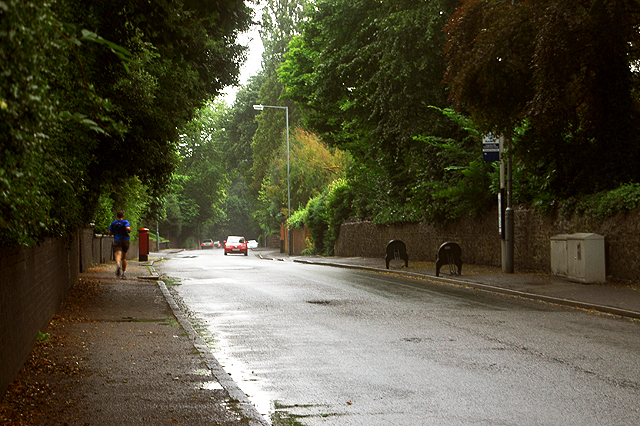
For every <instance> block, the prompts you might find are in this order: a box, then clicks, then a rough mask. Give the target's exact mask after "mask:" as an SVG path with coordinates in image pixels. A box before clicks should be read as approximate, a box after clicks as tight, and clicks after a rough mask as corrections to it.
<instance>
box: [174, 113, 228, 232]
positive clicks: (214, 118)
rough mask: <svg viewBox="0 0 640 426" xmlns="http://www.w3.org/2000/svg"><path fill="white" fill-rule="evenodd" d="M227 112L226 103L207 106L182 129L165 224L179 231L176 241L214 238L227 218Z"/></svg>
mask: <svg viewBox="0 0 640 426" xmlns="http://www.w3.org/2000/svg"><path fill="white" fill-rule="evenodd" d="M227 113H228V108H227V106H226V105H225V104H224V103H223V102H218V103H208V104H206V105H205V106H204V107H203V108H201V109H200V110H199V111H198V113H197V114H196V116H195V117H194V119H193V120H192V121H190V122H189V123H188V124H187V125H185V126H184V127H183V134H182V135H181V136H180V144H179V146H178V152H179V155H180V158H181V161H180V165H179V167H178V171H177V173H176V174H175V175H174V183H173V186H172V191H173V197H172V198H171V200H170V206H171V217H168V218H167V219H168V220H167V221H166V222H164V223H163V228H164V227H165V226H166V227H167V228H168V229H170V230H171V231H172V232H177V233H176V234H174V235H173V237H175V238H178V239H182V238H183V237H184V238H186V237H187V236H194V237H195V238H196V239H202V238H211V236H210V234H211V233H212V232H213V231H214V228H215V226H216V225H217V224H219V223H220V222H221V221H222V220H223V219H224V218H225V213H224V212H223V211H222V209H221V208H220V206H221V204H222V202H223V200H224V199H225V196H226V189H227V187H228V185H229V183H230V181H229V177H228V176H227V174H226V170H225V167H224V166H225V163H224V161H223V160H222V158H223V155H222V153H221V151H220V149H221V147H222V146H224V144H225V143H226V137H227V135H226V132H225V125H226V122H227V121H226V120H227Z"/></svg>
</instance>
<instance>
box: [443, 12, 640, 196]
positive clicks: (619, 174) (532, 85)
mask: <svg viewBox="0 0 640 426" xmlns="http://www.w3.org/2000/svg"><path fill="white" fill-rule="evenodd" d="M639 21H640V4H639V3H638V2H637V1H635V0H597V1H594V0H576V1H570V2H567V1H565V0H535V1H513V2H495V1H493V0H465V1H463V2H462V4H461V5H460V6H459V7H458V9H457V11H456V14H455V15H454V16H453V18H452V19H451V20H450V22H449V24H448V26H447V28H446V30H447V37H448V40H447V46H446V55H447V59H448V62H449V67H448V69H447V74H446V78H445V80H446V81H447V82H449V83H450V84H451V94H450V99H451V100H452V101H453V103H454V105H455V106H456V107H457V108H458V109H459V110H461V111H464V112H468V113H471V115H472V116H473V117H474V119H475V120H476V121H477V122H478V123H481V124H482V126H483V128H484V129H485V130H497V131H498V132H501V133H504V134H505V135H507V136H510V135H512V134H513V131H514V128H515V127H516V126H518V125H519V124H520V123H522V122H523V121H524V120H526V121H528V124H529V126H528V130H527V133H526V134H525V135H523V137H521V138H520V143H519V144H517V145H516V147H515V148H516V149H515V152H514V154H515V155H517V156H518V157H519V161H520V162H521V164H522V166H523V167H524V168H526V169H527V170H528V173H530V174H531V175H538V176H544V177H545V183H544V184H545V186H546V187H547V188H548V191H549V192H550V193H551V194H553V195H555V196H559V197H561V198H566V197H569V196H571V195H577V194H589V193H594V192H599V191H601V190H603V189H611V188H615V187H617V186H619V185H620V184H621V183H625V182H629V181H633V182H638V181H639V180H640V168H638V167H637V165H638V164H639V163H640V151H639V150H638V149H637V146H638V144H639V143H640V139H639V138H640V136H639V134H638V131H637V129H638V127H640V107H639V104H638V102H637V94H638V89H639V88H640V79H638V75H637V74H638V71H637V70H638V68H637V64H638V61H639V60H640V54H639V51H638V49H637V48H636V46H637V45H638V44H640V33H639V32H638V30H637V26H638V22H639ZM558 58H563V59H562V60H558Z"/></svg>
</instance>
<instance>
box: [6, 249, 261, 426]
mask: <svg viewBox="0 0 640 426" xmlns="http://www.w3.org/2000/svg"><path fill="white" fill-rule="evenodd" d="M128 264H129V265H128V269H127V279H120V278H118V277H116V275H115V273H114V272H115V266H114V265H113V264H111V265H100V266H96V267H93V268H91V269H90V270H89V271H88V272H87V273H83V274H81V280H80V282H79V283H78V284H77V285H76V286H75V287H74V288H73V289H72V291H71V293H70V294H69V297H68V298H67V300H66V301H65V304H64V305H63V308H62V309H61V310H60V312H59V313H58V314H57V315H56V316H55V317H54V319H53V321H52V323H51V325H50V327H49V329H48V330H47V332H48V333H50V336H51V337H50V342H47V343H43V344H39V346H40V347H37V348H36V350H34V355H33V356H32V359H31V360H30V361H29V362H28V363H27V366H26V367H25V368H23V371H21V373H20V376H19V378H18V380H17V381H15V382H14V383H13V384H12V385H11V386H10V389H9V391H8V392H7V396H8V398H7V397H5V401H4V404H3V407H2V410H1V411H0V420H1V421H5V420H6V421H8V423H9V424H30V425H31V424H42V425H45V424H46V425H50V424H70V425H85V424H90V425H98V426H101V425H114V424H121V425H141V424H144V425H167V424H181V425H194V426H195V425H205V424H207V425H208V424H212V425H225V426H231V425H265V424H267V423H266V421H265V420H264V419H263V418H262V416H260V415H259V414H258V412H257V410H256V409H255V407H253V406H250V405H249V404H247V401H248V399H247V398H246V395H244V394H241V393H239V388H238V387H237V386H236V385H235V383H233V382H232V381H231V380H230V378H229V376H228V374H226V373H225V372H224V370H223V369H222V368H221V367H220V366H219V364H217V361H215V358H213V356H212V355H211V353H210V351H209V350H208V348H207V347H206V345H204V344H203V343H202V341H201V340H200V341H196V340H195V339H196V337H195V336H197V334H196V333H195V331H193V329H191V330H188V331H187V330H185V328H184V326H183V324H182V323H181V322H180V321H179V320H178V318H177V316H176V315H175V314H174V310H173V309H172V304H175V303H174V302H173V299H172V297H171V295H170V292H169V291H168V290H167V289H166V287H165V285H164V283H162V282H161V281H160V282H158V281H154V280H144V279H139V278H143V277H148V276H150V275H151V272H152V271H151V270H150V268H149V267H148V266H146V265H145V264H142V263H140V262H135V261H129V262H128ZM174 308H177V305H176V306H175V307H174ZM180 315H181V312H178V316H180ZM187 323H188V322H187ZM189 327H190V325H189ZM194 335H195V336H194ZM211 366H214V367H215V369H213V370H212V368H211ZM40 390H42V391H40ZM27 393H28V394H29V398H28V400H27V402H28V404H26V405H25V404H24V402H25V395H26V394H27ZM19 400H20V401H19ZM11 404H15V405H14V406H15V407H17V408H16V410H14V411H19V412H17V413H16V412H14V413H12V412H11V410H10V409H9V408H8V407H10V406H11ZM20 404H22V405H20ZM10 416H13V417H10ZM0 423H1V422H0Z"/></svg>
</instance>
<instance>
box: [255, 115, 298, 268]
mask: <svg viewBox="0 0 640 426" xmlns="http://www.w3.org/2000/svg"><path fill="white" fill-rule="evenodd" d="M264 108H278V109H283V110H285V113H286V116H287V209H288V211H287V219H289V218H290V217H291V178H290V174H289V173H290V161H289V107H287V106H278V105H261V104H260V105H254V106H253V109H255V110H257V111H262V110H263V109H264ZM287 235H288V238H287V239H288V241H289V256H291V254H292V253H293V234H291V229H287Z"/></svg>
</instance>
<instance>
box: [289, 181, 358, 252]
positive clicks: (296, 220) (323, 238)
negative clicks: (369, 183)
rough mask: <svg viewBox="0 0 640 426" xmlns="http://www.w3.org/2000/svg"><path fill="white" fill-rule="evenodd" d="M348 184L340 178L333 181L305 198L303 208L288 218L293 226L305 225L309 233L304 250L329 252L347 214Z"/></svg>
mask: <svg viewBox="0 0 640 426" xmlns="http://www.w3.org/2000/svg"><path fill="white" fill-rule="evenodd" d="M351 194H352V188H351V187H350V185H349V183H348V181H347V180H346V179H344V178H341V179H337V180H335V181H333V182H332V183H331V184H330V185H328V186H327V188H326V189H325V190H324V191H323V192H322V194H319V195H317V196H316V197H314V198H312V199H310V200H309V202H308V203H307V206H306V208H305V209H303V210H299V211H297V212H296V213H294V214H293V216H292V217H291V219H289V221H288V224H289V226H291V227H293V228H300V227H302V225H303V224H304V225H306V226H307V228H308V229H309V233H310V234H311V241H310V242H307V245H308V246H310V247H311V248H309V249H307V250H308V252H307V254H324V255H327V256H332V255H333V248H334V244H335V242H336V240H337V239H338V236H339V234H340V225H342V222H344V221H345V220H346V219H348V218H349V217H350V216H351V213H352V211H353V208H352V195H351Z"/></svg>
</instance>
